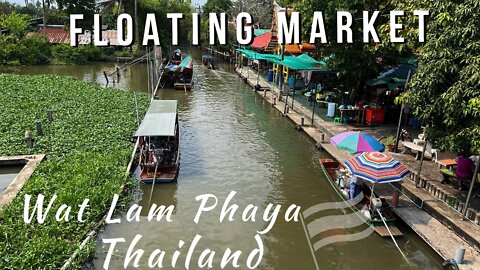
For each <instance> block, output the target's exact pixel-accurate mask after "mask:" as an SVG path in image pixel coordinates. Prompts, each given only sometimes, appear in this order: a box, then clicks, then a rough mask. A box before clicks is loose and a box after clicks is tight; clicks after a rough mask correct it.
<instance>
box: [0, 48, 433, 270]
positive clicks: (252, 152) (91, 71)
mask: <svg viewBox="0 0 480 270" xmlns="http://www.w3.org/2000/svg"><path fill="white" fill-rule="evenodd" d="M194 57H195V59H196V65H195V75H194V76H195V86H194V89H193V91H191V92H188V93H185V92H184V91H175V90H162V91H161V92H160V93H159V94H158V97H159V98H160V99H176V100H178V102H179V117H180V121H181V122H180V132H181V168H180V175H179V177H178V181H177V182H176V183H172V184H157V185H155V186H154V189H153V190H152V186H151V185H140V189H141V191H142V192H140V194H139V196H138V198H137V202H138V203H139V204H140V205H141V206H143V207H144V208H145V209H144V210H143V211H142V214H143V215H146V214H147V213H148V208H149V206H151V205H152V204H153V203H155V204H157V205H166V206H168V205H174V206H175V211H174V215H173V216H172V222H166V221H165V220H162V221H160V222H155V221H151V222H149V221H147V219H146V217H142V218H141V221H140V222H126V221H125V213H123V214H122V215H120V216H119V217H120V218H121V219H122V222H121V223H120V224H111V225H107V226H106V227H104V228H103V229H102V231H101V233H100V235H99V238H98V241H97V247H96V254H95V259H94V261H93V262H92V263H91V265H90V266H89V267H88V268H92V269H102V265H103V264H104V261H105V258H106V253H107V251H108V247H109V246H108V245H105V244H102V243H101V240H100V239H101V238H104V239H106V238H117V237H123V238H125V240H126V243H120V244H118V245H117V246H116V247H115V254H114V255H113V256H112V258H111V261H110V268H111V269H120V268H123V264H124V257H125V255H126V253H127V249H128V244H130V243H131V242H132V240H133V238H134V237H135V235H137V234H141V235H142V236H143V237H142V238H141V239H140V241H139V242H138V243H137V245H136V247H135V250H137V249H143V250H144V251H145V256H144V257H143V258H142V260H141V261H140V267H139V269H147V261H148V255H150V253H151V252H152V251H153V250H154V249H161V250H162V251H165V258H164V263H163V268H164V269H184V262H185V257H186V256H187V255H186V254H187V251H188V247H189V246H190V243H191V242H192V240H193V239H194V237H195V235H197V234H198V235H201V237H202V238H201V240H200V241H199V242H198V245H197V247H196V249H195V251H194V252H193V256H192V264H191V267H190V269H198V266H196V265H197V263H196V262H197V260H198V258H199V256H200V253H201V252H202V251H203V250H204V249H207V248H208V249H211V250H213V251H215V252H216V256H215V259H214V262H215V263H214V265H213V266H214V267H213V268H214V269H220V267H219V265H220V260H221V257H222V255H223V253H224V252H225V250H226V249H227V248H230V249H231V250H232V251H237V250H240V251H242V256H241V257H240V260H239V264H240V269H247V267H246V264H245V261H246V257H247V256H248V254H249V253H250V252H251V251H252V250H253V249H255V248H257V244H256V242H255V239H254V236H255V234H256V232H257V231H261V230H263V229H264V228H265V227H266V226H267V224H268V222H265V221H263V218H262V216H263V212H264V210H265V208H266V207H267V206H268V204H270V203H271V204H275V205H276V204H279V205H282V206H283V207H282V209H281V211H280V214H279V217H278V219H277V221H276V223H275V225H274V227H273V229H272V230H271V231H270V232H268V233H267V234H265V235H261V239H262V241H263V244H264V248H265V253H264V257H263V261H262V264H261V265H260V267H259V268H258V269H278V270H290V269H315V265H314V261H313V258H312V252H311V249H310V246H309V242H308V240H307V237H306V234H305V230H304V227H303V226H302V223H301V222H293V221H291V222H286V221H285V219H284V213H285V210H286V208H287V207H288V206H289V205H291V204H296V205H299V206H301V207H302V209H306V208H308V207H310V206H313V205H317V204H320V203H325V202H332V201H339V198H338V196H337V195H336V194H335V192H334V191H333V190H332V188H331V187H330V185H329V184H328V183H327V182H326V179H325V177H324V176H323V172H322V170H321V168H320V165H319V162H318V159H319V158H320V157H321V155H320V153H319V152H318V151H317V150H316V149H315V147H314V144H313V142H312V141H311V139H310V138H309V137H307V136H306V135H305V134H304V133H302V132H299V131H297V130H295V129H294V125H293V124H292V123H290V122H289V121H288V120H287V119H285V118H284V117H283V116H281V115H280V114H279V113H278V112H277V111H276V110H275V109H273V108H272V107H271V105H270V104H269V103H267V102H265V101H264V100H263V98H261V97H260V96H259V95H257V94H255V93H254V92H252V90H251V88H250V87H248V86H247V85H246V84H244V83H243V82H242V80H241V79H240V78H239V77H238V76H237V75H236V74H235V73H234V72H233V66H231V65H229V64H225V63H224V64H219V65H218V69H217V70H207V69H205V68H203V67H202V66H201V64H200V59H201V54H200V52H194ZM217 62H220V60H217ZM114 67H115V64H113V63H111V64H109V63H106V64H93V65H88V66H67V67H60V66H48V67H20V68H18V69H15V70H11V69H10V70H8V71H7V72H16V73H24V74H38V73H54V74H62V75H71V76H75V77H77V78H79V79H82V80H86V81H92V82H97V83H100V84H104V83H105V80H104V78H103V73H102V72H103V70H107V71H113V70H114ZM4 71H5V70H4ZM0 72H1V70H0ZM146 83H147V78H146V66H145V65H144V64H139V65H136V66H134V67H131V68H129V69H127V70H126V71H125V72H122V76H121V77H120V82H116V84H115V85H114V86H115V87H121V88H129V89H133V90H136V91H146V88H147V86H146ZM111 86H112V84H111ZM232 190H233V191H236V192H237V194H236V195H235V197H234V198H233V200H232V202H231V204H238V206H239V209H238V211H237V213H236V214H235V215H234V221H232V222H229V221H224V222H222V223H220V222H219V218H220V212H221V207H222V205H223V203H224V201H225V198H226V197H227V196H228V195H229V193H230V191H232ZM150 194H152V196H151V197H150ZM201 194H213V195H215V196H217V197H218V205H217V207H216V208H215V209H214V210H213V211H211V212H209V213H205V214H202V216H201V219H200V222H199V223H198V224H196V223H194V221H193V219H194V217H195V214H196V211H197V209H198V207H199V202H198V201H196V200H195V197H196V196H197V195H201ZM249 204H253V205H256V206H258V207H259V210H258V213H257V216H256V222H244V221H242V211H243V209H244V208H245V207H246V206H247V205H249ZM348 213H349V211H346V210H338V209H337V210H335V209H331V210H327V211H322V212H321V213H319V214H318V215H317V216H315V218H322V217H325V216H332V217H334V216H337V217H334V220H338V222H342V219H341V218H339V217H338V216H342V215H345V214H348ZM309 221H312V220H309ZM347 222H348V221H347ZM307 223H308V221H307ZM341 227H345V226H339V228H341ZM346 227H348V226H346ZM365 228H366V226H365V225H360V226H358V225H357V226H353V227H352V228H350V229H336V230H329V231H326V232H324V233H322V234H321V235H317V236H316V237H314V238H313V239H311V240H310V241H311V242H312V243H314V242H318V241H321V240H322V238H326V237H330V236H332V235H337V234H340V235H348V234H352V233H356V232H359V231H362V230H364V229H365ZM400 229H401V230H402V232H404V234H405V236H404V237H401V238H398V244H399V247H400V248H401V250H402V251H403V252H404V253H405V254H406V257H407V259H408V262H407V260H405V259H404V258H403V257H402V255H401V254H400V252H399V251H398V250H397V248H396V247H395V245H394V244H393V242H392V240H391V239H390V238H381V237H380V236H378V235H376V234H371V235H370V236H368V237H366V238H364V239H361V240H358V241H340V242H337V243H333V244H329V245H326V246H324V247H322V248H321V249H319V250H318V251H316V252H315V255H316V259H317V261H318V264H319V268H320V269H374V268H375V269H387V268H388V269H442V266H441V263H442V260H441V258H440V257H438V256H437V254H436V253H435V252H434V251H433V250H431V249H430V247H429V246H428V245H426V244H425V243H424V242H423V241H422V240H421V239H420V238H419V237H418V236H417V235H415V234H414V233H413V232H412V231H410V230H409V229H408V227H406V226H404V225H400ZM340 239H342V238H340ZM345 239H347V238H346V237H345ZM180 240H182V241H184V242H185V245H184V246H183V247H182V248H179V241H180ZM176 250H178V251H180V252H181V255H180V257H179V259H178V263H177V267H176V268H173V267H171V258H172V254H173V253H174V252H175V251H176ZM129 269H133V267H132V266H131V264H130V267H129ZM226 269H233V267H230V268H228V267H227V268H226Z"/></svg>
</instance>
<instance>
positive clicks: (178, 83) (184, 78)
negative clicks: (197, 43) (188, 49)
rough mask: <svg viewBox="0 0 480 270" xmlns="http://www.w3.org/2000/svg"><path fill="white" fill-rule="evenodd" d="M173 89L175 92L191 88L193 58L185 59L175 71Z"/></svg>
mask: <svg viewBox="0 0 480 270" xmlns="http://www.w3.org/2000/svg"><path fill="white" fill-rule="evenodd" d="M173 86H174V88H175V89H177V90H191V89H192V86H193V58H192V57H191V56H187V57H185V59H183V60H182V62H181V63H180V64H179V65H178V68H177V69H176V71H175V83H174V84H173Z"/></svg>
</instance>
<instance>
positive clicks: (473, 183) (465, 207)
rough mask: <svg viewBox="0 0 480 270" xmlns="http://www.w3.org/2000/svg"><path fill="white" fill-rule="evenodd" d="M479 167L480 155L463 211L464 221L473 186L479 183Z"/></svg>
mask: <svg viewBox="0 0 480 270" xmlns="http://www.w3.org/2000/svg"><path fill="white" fill-rule="evenodd" d="M479 167H480V155H478V156H477V165H476V166H475V172H474V173H473V177H472V181H471V182H470V189H469V190H468V195H467V200H466V201H465V206H464V207H463V209H462V220H465V219H466V215H467V209H468V204H469V203H470V198H471V196H472V191H473V186H474V185H475V181H477V175H478V170H479Z"/></svg>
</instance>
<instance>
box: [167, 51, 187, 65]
mask: <svg viewBox="0 0 480 270" xmlns="http://www.w3.org/2000/svg"><path fill="white" fill-rule="evenodd" d="M184 58H185V57H184V55H183V53H182V50H180V49H176V50H175V51H173V53H172V55H171V56H170V63H169V64H171V65H179V64H180V63H181V62H182V60H183V59H184Z"/></svg>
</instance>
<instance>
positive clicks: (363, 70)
mask: <svg viewBox="0 0 480 270" xmlns="http://www.w3.org/2000/svg"><path fill="white" fill-rule="evenodd" d="M284 2H287V3H283V4H288V2H293V3H291V4H289V5H288V6H289V7H293V8H294V9H295V10H296V11H299V12H300V13H301V14H302V17H301V20H302V31H303V32H302V35H303V40H305V41H309V39H310V31H311V25H312V20H313V12H314V11H323V17H324V23H325V30H326V35H327V39H328V42H329V43H328V44H320V41H319V40H317V44H316V45H317V47H318V48H320V49H321V50H322V55H323V56H329V55H334V56H335V57H331V58H330V60H329V61H328V65H329V68H330V69H334V70H338V71H339V72H340V73H339V75H340V76H339V84H340V85H342V86H343V88H344V89H342V90H343V91H348V92H349V93H350V94H349V95H350V101H351V102H353V101H354V100H355V99H356V98H357V97H358V96H359V95H360V94H361V92H362V91H363V89H364V87H365V81H366V80H367V79H370V78H373V77H375V76H376V75H377V74H378V72H379V71H380V70H381V69H382V68H383V67H384V66H386V65H390V64H395V63H396V60H395V59H396V58H397V57H398V56H400V55H404V54H408V53H409V50H407V48H402V49H398V48H396V47H394V45H392V44H390V43H389V42H390V39H389V38H385V37H382V35H381V33H382V31H380V30H379V31H378V32H379V36H380V39H381V41H386V42H384V43H382V44H376V43H374V42H373V41H371V42H370V43H369V44H365V43H363V25H362V20H361V18H362V17H363V11H364V10H370V11H372V10H379V11H383V12H386V11H389V10H395V8H394V7H393V6H391V5H390V4H389V1H388V0H381V1H363V0H351V1H343V0H337V1H326V0H320V1H317V0H305V1H298V2H294V1H284ZM337 11H348V12H350V13H351V14H352V17H353V23H352V33H353V43H351V44H349V43H346V42H345V39H344V42H343V43H337V18H336V13H337ZM388 22H389V21H388V17H387V18H385V17H382V16H378V17H377V20H376V28H377V29H380V28H382V26H384V25H387V24H388ZM387 33H388V32H387Z"/></svg>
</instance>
